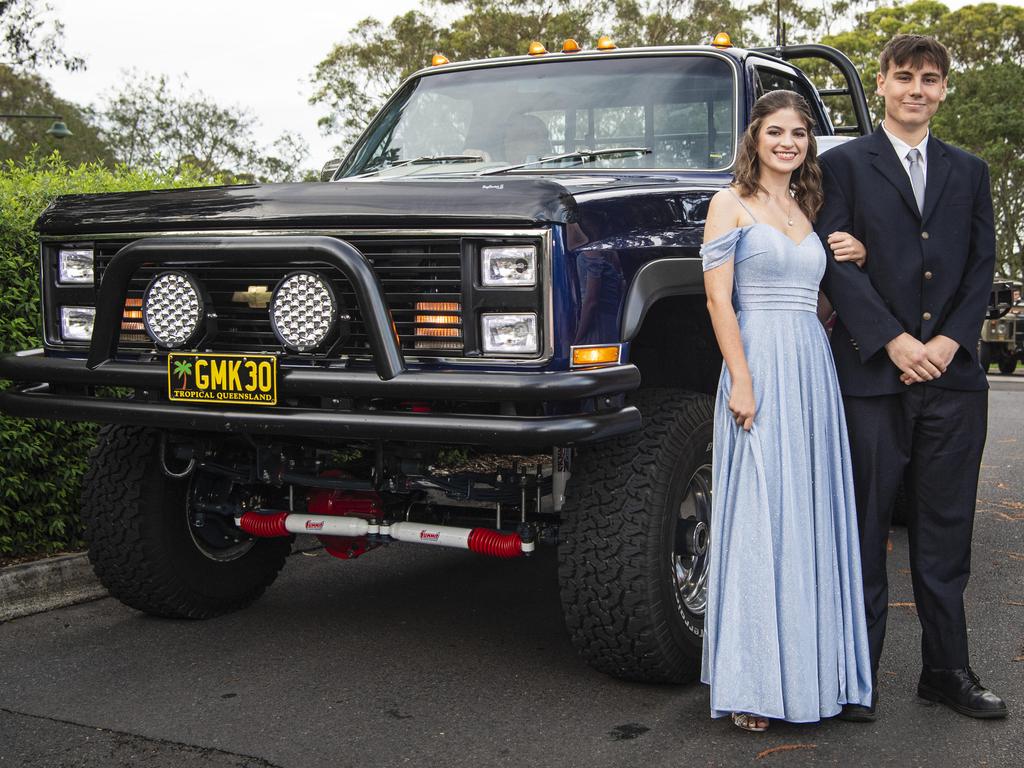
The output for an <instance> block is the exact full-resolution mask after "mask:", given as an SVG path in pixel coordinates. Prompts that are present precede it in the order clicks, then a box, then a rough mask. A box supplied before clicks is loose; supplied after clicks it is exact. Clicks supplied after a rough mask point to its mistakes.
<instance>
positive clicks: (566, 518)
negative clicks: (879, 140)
mask: <svg viewBox="0 0 1024 768" xmlns="http://www.w3.org/2000/svg"><path fill="white" fill-rule="evenodd" d="M570 42H571V41H570ZM804 58H816V59H824V60H826V61H828V62H831V63H832V64H834V65H835V66H836V67H838V71H839V75H837V76H836V78H835V79H836V80H837V82H843V81H845V83H846V84H845V86H842V87H839V88H834V89H831V90H828V91H821V92H819V91H818V90H816V89H815V87H814V86H813V85H812V84H811V83H810V81H809V80H808V79H807V77H806V76H805V75H804V74H803V73H802V72H801V70H800V69H798V68H796V67H795V66H793V65H792V64H791V63H789V61H791V60H793V59H804ZM777 89H790V90H794V91H797V92H798V93H800V94H802V95H803V96H805V97H806V99H807V100H808V102H809V103H810V105H811V108H812V110H813V112H814V115H815V119H816V126H815V132H816V133H817V134H818V135H819V143H820V144H821V145H823V146H826V147H827V145H828V144H829V143H834V142H835V141H839V140H841V137H838V138H835V139H832V138H830V137H833V136H835V135H836V134H837V133H839V132H847V133H864V132H867V131H868V130H870V119H869V117H868V111H867V106H866V103H865V100H864V95H863V91H862V90H861V86H860V81H859V79H858V77H857V73H856V72H855V71H854V69H853V67H852V66H851V65H850V62H849V61H848V60H847V59H846V58H845V57H844V56H843V55H842V54H840V53H839V52H838V51H835V50H833V49H830V48H826V47H823V46H816V45H809V46H789V47H779V48H774V49H769V50H738V49H736V48H733V47H732V46H731V44H730V42H729V40H728V38H727V37H726V36H719V37H718V38H716V44H715V45H710V46H690V47H662V48H644V49H618V48H615V46H614V45H613V44H612V43H611V42H610V41H609V40H607V39H605V38H602V40H601V41H600V42H599V44H598V46H597V48H596V49H595V50H589V51H582V50H578V46H574V45H571V44H569V42H567V44H566V47H565V51H563V52H556V53H547V52H545V51H544V49H543V47H542V46H540V45H539V44H534V45H533V46H531V52H530V54H529V55H524V56H516V57H509V58H499V59H492V60H485V61H472V62H465V63H458V62H455V63H449V62H447V61H446V60H445V59H444V58H443V57H435V62H434V64H433V65H432V66H430V67H429V68H427V69H424V70H422V71H420V72H417V73H416V74H414V75H413V76H411V77H410V78H409V79H408V80H407V81H405V82H404V83H403V84H402V85H401V87H400V88H399V89H398V91H397V92H396V93H395V94H394V95H393V96H392V97H391V99H390V100H389V101H388V102H387V104H386V105H385V106H384V107H383V109H381V111H380V113H379V114H378V115H377V116H376V118H375V119H374V120H373V121H372V123H371V124H370V125H369V127H368V128H367V130H366V131H365V133H364V134H363V135H362V137H361V138H360V139H359V140H358V142H357V143H356V144H355V146H354V147H353V148H352V150H351V152H350V153H349V155H348V156H347V157H346V158H345V159H344V160H343V161H338V162H334V163H332V164H329V166H328V167H327V168H325V176H324V179H323V180H322V182H319V183H305V184H284V185H251V186H233V187H219V188H207V189H190V190H175V191H154V192H141V193H132V194H106V195H73V196H68V197H62V198H60V199H58V200H57V201H56V202H54V203H53V205H51V206H50V207H49V208H48V209H47V210H46V211H44V212H43V214H42V215H41V217H40V218H39V221H38V230H39V233H40V236H41V240H42V252H41V255H40V269H41V288H42V295H43V311H44V323H43V327H44V331H45V340H44V346H43V348H42V349H36V350H28V351H24V352H20V353H16V354H13V355H9V356H7V357H4V358H3V359H2V360H0V376H3V377H4V378H7V379H9V380H11V381H12V382H13V385H12V386H11V387H10V388H8V389H5V390H4V391H3V392H2V393H0V409H2V410H3V411H4V412H6V413H9V414H14V415H21V416H26V417H33V418H46V419H75V420H85V421H93V422H98V423H100V424H103V425H104V426H103V427H102V428H101V429H100V431H99V437H98V442H97V446H96V448H95V450H94V451H93V453H92V454H91V457H90V467H89V470H88V472H87V475H86V477H85V479H84V488H83V494H82V499H83V502H82V515H83V518H84V521H85V525H86V531H87V538H88V541H89V548H90V556H91V558H92V561H93V563H94V565H95V569H96V572H97V574H98V575H99V577H100V579H101V580H102V582H103V583H104V584H105V585H106V586H107V588H108V589H109V590H110V592H111V593H112V594H113V595H114V596H116V597H117V598H119V599H120V600H122V601H123V602H125V603H127V604H128V605H130V606H133V607H135V608H137V609H139V610H142V611H145V612H148V613H152V614H157V615H162V616H169V617H193V618H203V617H209V616H214V615H217V614H220V613H223V612H226V611H230V610H233V609H237V608H240V607H243V606H245V605H246V604H248V603H250V602H251V601H253V600H254V599H256V598H257V597H258V596H259V595H260V594H261V593H262V592H263V590H264V589H265V588H266V587H267V586H268V585H270V583H271V582H272V581H273V580H274V578H275V577H276V575H277V573H278V571H279V570H280V569H281V567H282V566H283V564H284V562H285V558H286V555H287V554H288V552H289V547H290V543H291V540H292V538H293V537H294V535H295V534H296V533H310V534H313V535H317V536H319V537H320V538H321V540H322V541H323V543H324V546H325V548H326V549H327V551H328V552H330V553H331V554H333V555H336V556H338V557H341V558H355V557H358V556H360V555H362V554H364V553H366V552H367V551H369V550H371V549H373V548H375V547H378V546H381V545H384V544H387V543H390V542H394V541H400V542H409V543H416V544H420V545H423V546H443V547H459V548H463V549H468V550H470V551H473V552H477V553H481V554H483V555H488V556H495V557H517V556H522V555H524V554H529V553H530V552H531V551H533V550H534V548H535V546H537V545H538V544H555V545H557V548H558V563H559V577H560V589H561V596H562V603H563V606H564V613H565V620H566V625H567V627H568V630H569V633H570V635H571V637H572V640H573V642H574V644H575V645H576V647H577V648H578V649H579V651H580V653H581V655H582V656H583V657H584V658H585V659H586V661H587V662H588V663H590V664H591V665H593V666H594V667H596V668H598V669H601V670H603V671H605V672H608V673H610V674H613V675H618V676H621V677H625V678H629V679H635V680H652V681H675V682H682V681H688V680H692V679H694V678H695V677H696V675H697V674H698V671H699V667H700V653H701V638H702V634H703V616H704V610H705V603H706V595H707V562H708V552H709V546H713V545H714V543H713V542H710V541H709V537H708V530H709V529H708V523H709V519H710V514H711V451H712V405H713V403H712V396H713V393H714V391H715V387H716V383H717V380H718V376H719V372H720V368H721V357H720V355H719V353H718V351H717V347H716V344H715V340H714V337H713V334H712V330H711V326H710V322H709V319H708V315H707V311H706V308H705V297H704V294H703V278H702V272H701V263H700V259H699V256H698V249H699V246H700V243H701V239H702V232H703V223H704V218H705V215H706V211H707V208H708V202H709V200H710V198H711V196H712V195H713V194H714V193H715V191H716V190H718V189H721V188H722V187H723V186H725V185H727V184H728V183H729V181H730V179H731V168H732V165H733V160H734V157H735V153H736V146H737V140H738V137H739V136H740V134H741V133H742V131H743V129H744V127H745V125H746V121H747V117H748V114H749V111H750V108H751V105H752V104H753V102H754V100H755V99H756V98H757V97H758V96H760V95H761V94H762V93H763V92H765V91H770V90H777ZM826 101H828V102H830V104H834V103H841V104H842V105H843V106H841V107H839V108H838V109H836V110H834V114H840V113H842V114H844V115H846V116H847V119H848V120H850V119H851V117H852V122H853V123H854V124H852V125H848V126H846V127H845V128H837V127H836V126H834V125H833V123H832V120H831V118H830V113H829V110H826V108H825V102H826Z"/></svg>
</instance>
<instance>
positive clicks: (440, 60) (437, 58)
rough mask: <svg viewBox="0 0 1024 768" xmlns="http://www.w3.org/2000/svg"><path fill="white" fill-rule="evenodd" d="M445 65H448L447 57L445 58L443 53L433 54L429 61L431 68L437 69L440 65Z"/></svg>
mask: <svg viewBox="0 0 1024 768" xmlns="http://www.w3.org/2000/svg"><path fill="white" fill-rule="evenodd" d="M447 63H448V57H447V56H445V55H444V54H443V53H435V54H434V57H433V58H432V59H431V60H430V66H432V67H439V66H441V65H442V64H447Z"/></svg>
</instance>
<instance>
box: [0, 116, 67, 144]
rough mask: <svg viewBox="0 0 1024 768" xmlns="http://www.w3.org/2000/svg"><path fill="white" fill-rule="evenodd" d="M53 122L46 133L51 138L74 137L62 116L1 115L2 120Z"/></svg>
mask: <svg viewBox="0 0 1024 768" xmlns="http://www.w3.org/2000/svg"><path fill="white" fill-rule="evenodd" d="M14 119H20V120H53V121H54V122H53V125H51V126H50V127H49V128H48V129H47V130H46V133H47V135H49V136H53V138H55V139H66V138H67V137H68V136H74V134H73V133H71V131H70V130H68V126H67V124H66V123H65V122H64V118H63V117H61V116H60V115H0V120H14Z"/></svg>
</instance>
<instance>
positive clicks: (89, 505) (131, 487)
mask: <svg viewBox="0 0 1024 768" xmlns="http://www.w3.org/2000/svg"><path fill="white" fill-rule="evenodd" d="M158 448H159V433H157V432H156V431H154V430H151V429H144V428H141V427H133V426H114V425H111V426H106V427H103V428H102V429H101V430H100V432H99V435H98V440H97V443H96V447H95V448H94V449H93V450H92V452H91V453H90V455H89V468H88V470H87V471H86V474H85V477H84V478H83V482H82V518H83V521H84V523H85V538H86V541H87V542H88V543H89V559H90V560H91V561H92V565H93V569H94V570H95V571H96V575H97V576H98V577H99V579H100V582H102V584H103V586H105V587H106V588H107V590H108V591H109V592H110V594H111V595H113V596H114V597H116V598H117V599H118V600H120V601H121V602H122V603H125V604H126V605H129V606H131V607H132V608H136V609H138V610H140V611H144V612H145V613H149V614H154V615H156V616H164V617H167V618H182V619H184V618H188V619H207V618H211V617H213V616H218V615H220V614H223V613H228V612H230V611H234V610H237V609H240V608H244V607H245V606H247V605H249V604H250V603H251V602H252V601H253V600H255V599H256V598H258V597H259V596H260V595H261V594H263V591H264V590H265V589H266V588H267V587H268V586H269V585H270V584H271V583H272V582H273V581H274V579H275V578H276V577H277V574H278V572H279V571H280V570H281V567H282V566H283V565H284V561H285V558H286V557H287V556H288V553H289V551H290V546H291V543H290V539H289V538H280V539H258V540H256V541H255V542H253V544H252V547H251V548H249V549H248V550H247V551H245V552H244V553H243V554H241V555H240V556H238V557H237V558H236V559H231V560H215V559H212V558H210V557H208V556H207V555H206V554H204V553H203V551H202V550H201V549H200V548H199V547H198V546H197V544H196V542H195V540H194V539H193V537H192V534H191V533H190V531H189V522H188V515H187V509H186V505H187V498H188V490H189V480H188V479H172V478H170V477H168V476H167V475H165V474H164V472H163V471H162V470H161V464H160V459H159V456H158V453H157V450H158Z"/></svg>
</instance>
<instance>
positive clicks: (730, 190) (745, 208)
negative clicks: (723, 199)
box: [728, 187, 757, 224]
mask: <svg viewBox="0 0 1024 768" xmlns="http://www.w3.org/2000/svg"><path fill="white" fill-rule="evenodd" d="M728 189H729V193H730V194H731V195H732V196H733V197H735V198H736V202H737V203H739V204H740V205H742V206H743V210H744V211H746V212H747V215H748V216H749V217H750V218H751V219H753V220H754V223H755V224H756V223H757V216H755V215H754V212H753V211H752V210H750V209H749V208H747V204H746V203H744V202H743V198H742V197H740V196H739V195H737V194H736V190H734V189H733V188H732V187H729V188H728Z"/></svg>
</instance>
